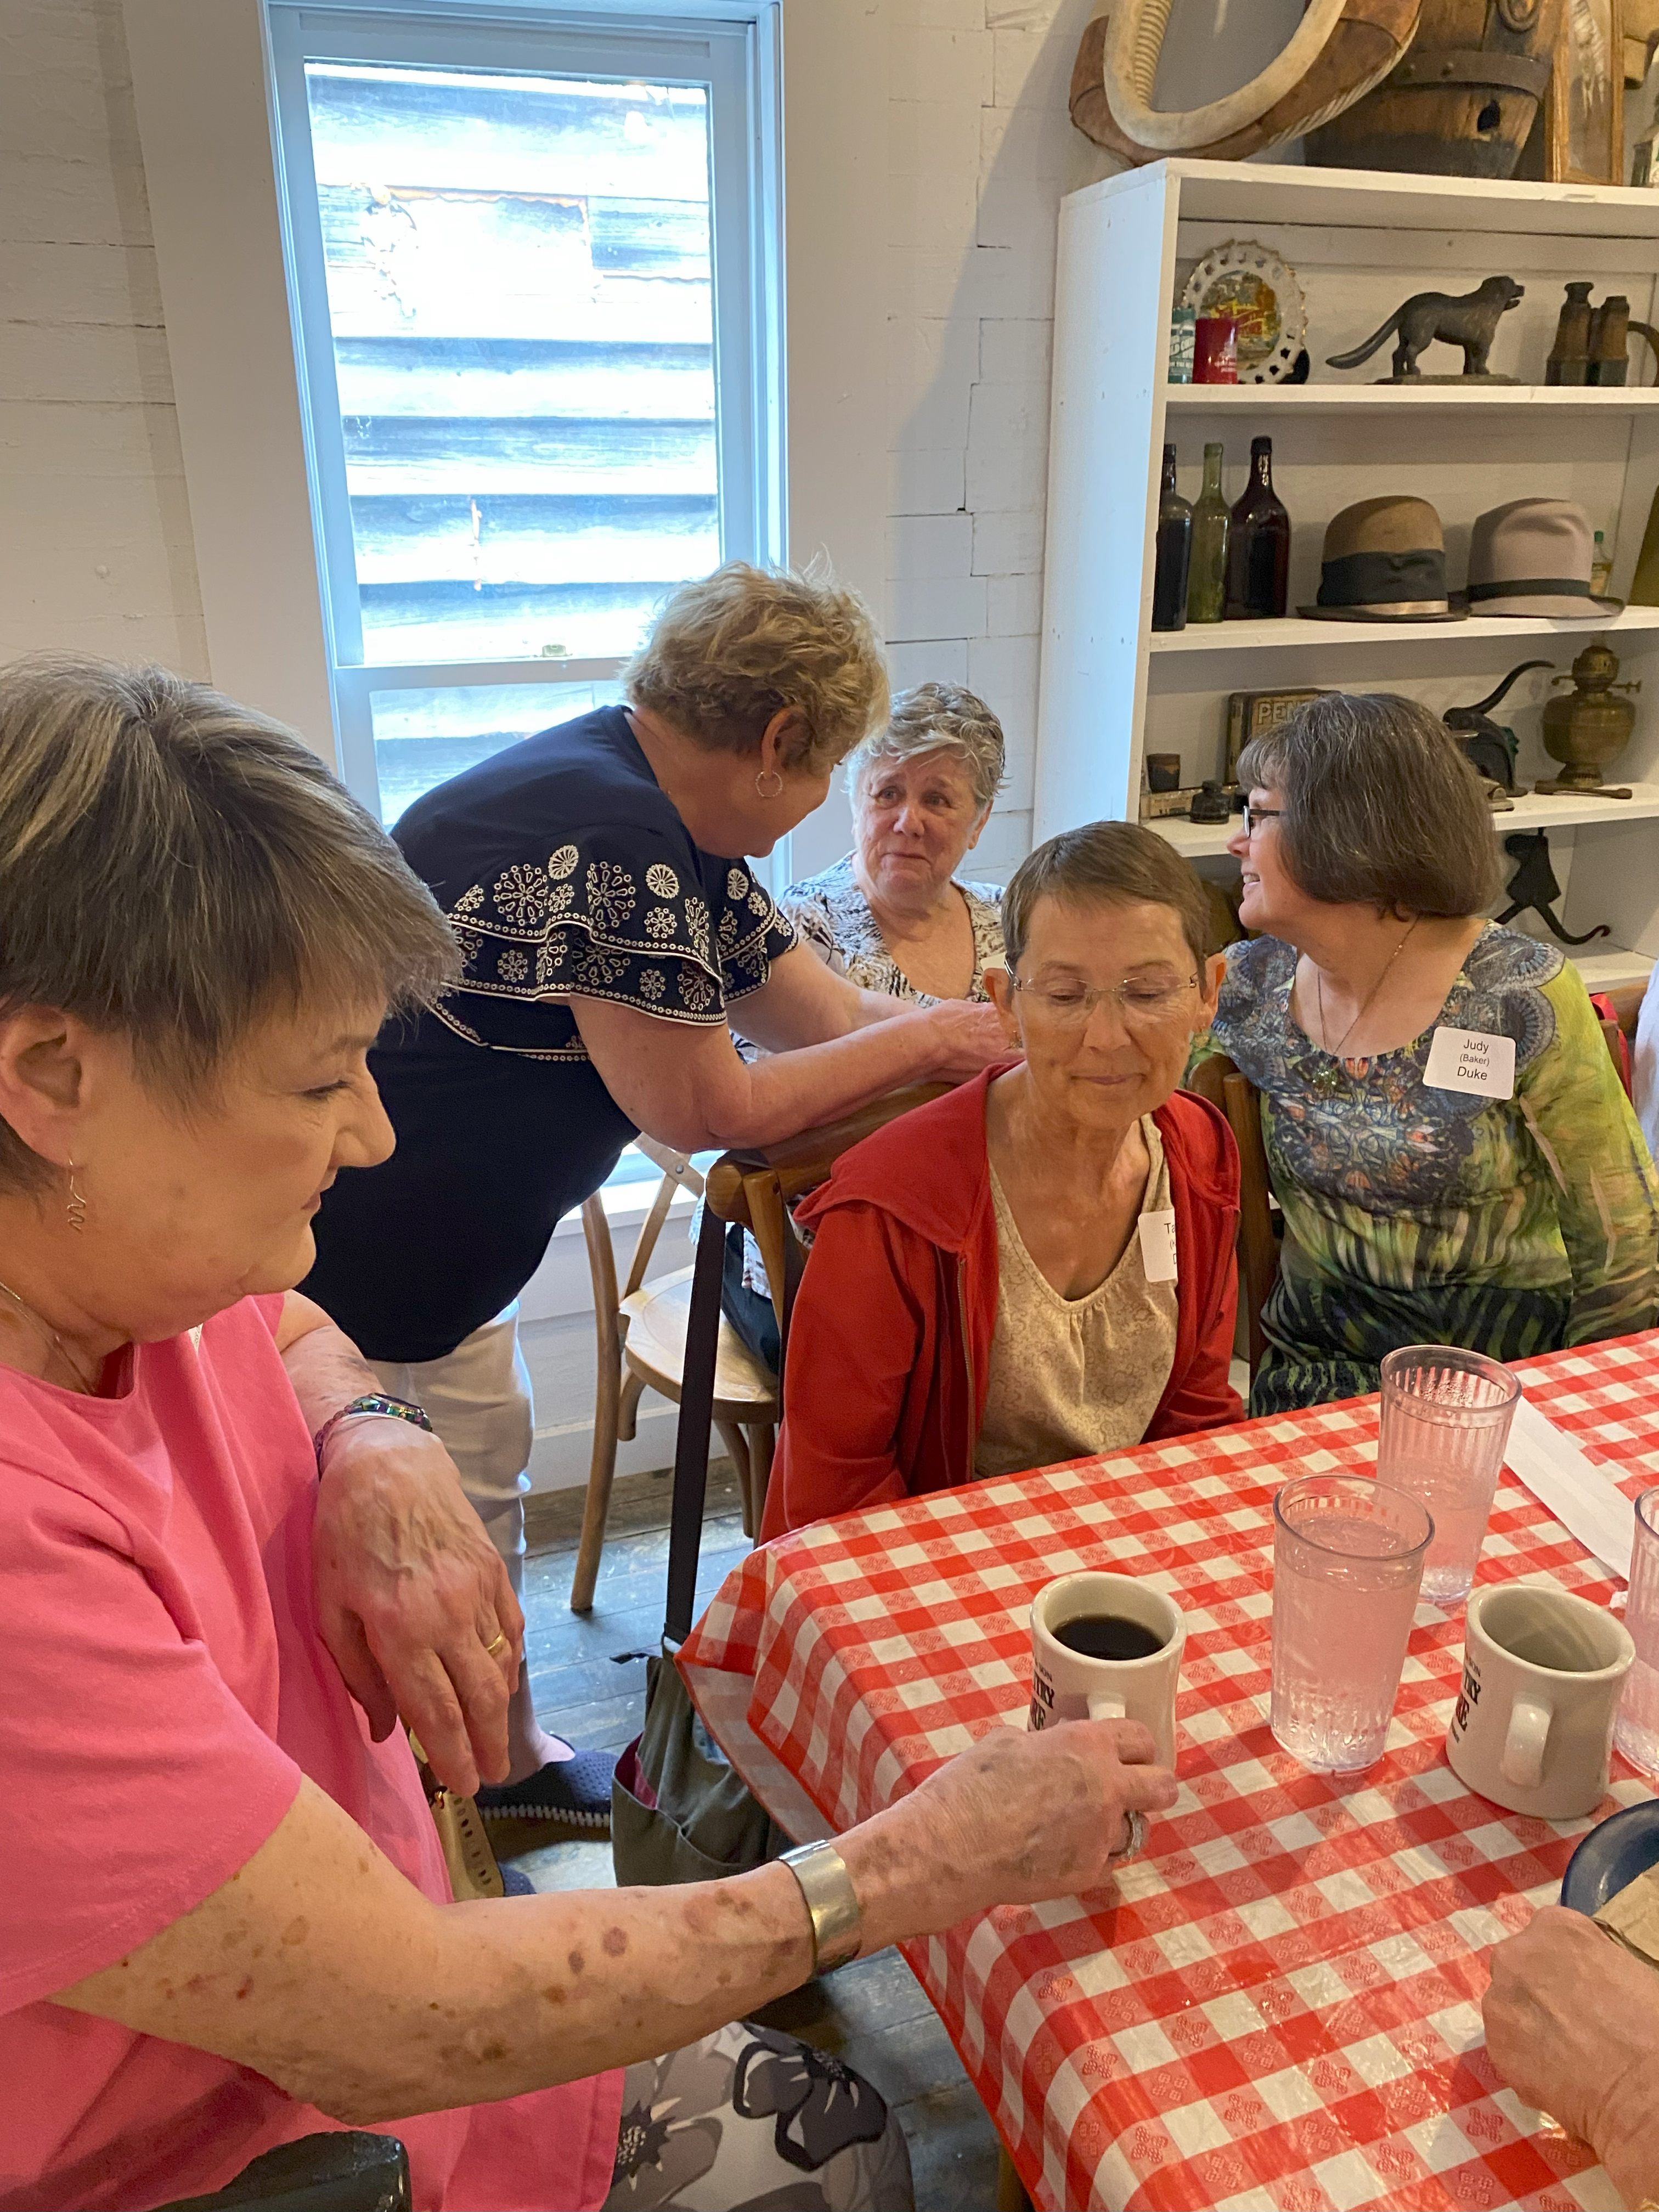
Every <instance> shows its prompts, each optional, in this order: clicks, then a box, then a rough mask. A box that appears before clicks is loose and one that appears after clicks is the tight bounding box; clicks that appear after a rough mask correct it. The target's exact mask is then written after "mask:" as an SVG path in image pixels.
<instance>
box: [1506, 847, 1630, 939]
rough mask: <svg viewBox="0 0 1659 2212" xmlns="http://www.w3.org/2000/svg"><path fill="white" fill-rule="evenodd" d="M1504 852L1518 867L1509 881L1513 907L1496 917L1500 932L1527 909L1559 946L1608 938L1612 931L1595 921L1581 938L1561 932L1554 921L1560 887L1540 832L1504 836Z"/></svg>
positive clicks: (1558, 924)
mask: <svg viewBox="0 0 1659 2212" xmlns="http://www.w3.org/2000/svg"><path fill="white" fill-rule="evenodd" d="M1504 851H1505V852H1506V853H1507V854H1509V856H1510V860H1518V861H1519V862H1520V864H1521V865H1520V866H1519V867H1517V868H1516V872H1515V873H1514V874H1513V875H1512V876H1511V877H1510V887H1509V888H1510V898H1511V899H1512V900H1513V901H1514V903H1513V905H1511V906H1509V907H1506V908H1504V912H1503V913H1502V914H1500V915H1498V927H1499V928H1500V929H1502V928H1504V927H1505V926H1506V925H1507V924H1508V923H1510V922H1511V921H1514V920H1515V917H1516V915H1517V914H1525V913H1527V912H1528V909H1530V910H1531V911H1532V912H1533V913H1534V914H1537V915H1541V916H1542V917H1543V919H1544V921H1546V922H1547V924H1548V925H1549V930H1550V934H1551V935H1552V936H1553V938H1555V939H1556V940H1557V941H1558V943H1559V944H1562V945H1588V944H1589V942H1590V940H1591V939H1593V938H1596V937H1610V936H1611V935H1612V934H1613V932H1612V930H1611V929H1610V928H1609V927H1608V925H1607V923H1606V922H1605V921H1598V922H1597V923H1596V925H1595V928H1594V929H1587V930H1586V931H1585V932H1584V933H1583V936H1582V937H1574V936H1573V935H1572V933H1571V931H1569V930H1565V929H1563V928H1562V927H1561V924H1560V923H1559V921H1558V920H1557V919H1556V916H1555V912H1554V908H1555V902H1556V901H1557V899H1559V897H1560V896H1561V886H1560V884H1558V883H1557V882H1556V880H1555V871H1554V869H1553V867H1551V866H1550V841H1549V839H1548V837H1547V836H1546V835H1545V834H1544V832H1543V831H1542V830H1541V829H1517V830H1516V832H1515V834H1514V836H1510V837H1505V838H1504Z"/></svg>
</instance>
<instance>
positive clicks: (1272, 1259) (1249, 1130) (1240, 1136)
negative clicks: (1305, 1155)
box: [1187, 1054, 1279, 1374]
mask: <svg viewBox="0 0 1659 2212" xmlns="http://www.w3.org/2000/svg"><path fill="white" fill-rule="evenodd" d="M1187 1088H1188V1090H1189V1091H1196V1092H1197V1093H1198V1095H1199V1097H1200V1098H1207V1099H1208V1100H1209V1102H1210V1103H1211V1105H1212V1106H1218V1107H1219V1108H1220V1109H1221V1111H1222V1112H1223V1113H1224V1114H1225V1115H1226V1117H1227V1121H1228V1125H1229V1127H1231V1130H1232V1133H1233V1142H1234V1143H1235V1144H1236V1145H1237V1146H1238V1319H1239V1333H1240V1336H1241V1338H1242V1343H1241V1346H1240V1349H1241V1351H1242V1352H1243V1356H1244V1358H1247V1359H1248V1360H1249V1363H1250V1371H1251V1373H1252V1374H1254V1373H1255V1370H1256V1368H1257V1367H1258V1366H1259V1365H1260V1364H1261V1358H1262V1355H1263V1353H1264V1352H1266V1351H1267V1337H1266V1336H1265V1335H1264V1334H1263V1333H1262V1328H1261V1309H1262V1308H1263V1306H1265V1305H1266V1304H1267V1293H1268V1292H1269V1291H1271V1290H1272V1288H1273V1283H1274V1280H1275V1279H1276V1277H1277V1276H1278V1273H1279V1237H1278V1236H1277V1234H1276V1232H1275V1231H1274V1228H1273V1205H1272V1197H1273V1193H1272V1190H1271V1188H1270V1187H1269V1185H1268V1182H1267V1151H1266V1148H1265V1147H1264V1146H1263V1144H1262V1141H1261V1094H1260V1093H1259V1092H1258V1091H1257V1090H1256V1087H1255V1084H1253V1083H1252V1082H1251V1081H1250V1079H1249V1077H1248V1076H1246V1075H1241V1074H1240V1073H1239V1071H1238V1069H1237V1067H1235V1066H1234V1065H1233V1063H1232V1061H1231V1060H1228V1059H1226V1058H1225V1057H1224V1056H1222V1055H1221V1054H1217V1055H1216V1057H1215V1058H1213V1059H1212V1060H1204V1061H1202V1062H1200V1065H1199V1066H1197V1067H1196V1068H1194V1071H1193V1073H1192V1074H1191V1075H1190V1076H1189V1077H1188V1083H1187Z"/></svg>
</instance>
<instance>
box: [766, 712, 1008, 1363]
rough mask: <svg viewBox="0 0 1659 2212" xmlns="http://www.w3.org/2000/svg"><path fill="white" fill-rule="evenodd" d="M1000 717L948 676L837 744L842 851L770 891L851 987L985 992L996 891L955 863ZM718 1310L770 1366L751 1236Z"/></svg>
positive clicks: (985, 795) (994, 961)
mask: <svg viewBox="0 0 1659 2212" xmlns="http://www.w3.org/2000/svg"><path fill="white" fill-rule="evenodd" d="M1005 764H1006V747H1005V744H1004V740H1003V735H1002V725H1001V723H1000V721H999V720H997V718H996V716H995V714H993V712H992V711H991V709H990V708H988V707H987V705H986V703H985V702H984V701H983V700H982V699H980V698H977V697H975V695H974V693H973V692H971V691H967V690H963V687H962V686H961V685H960V684H917V685H916V686H915V689H914V690H909V691H903V692H901V693H900V694H899V695H898V696H897V697H896V699H895V700H894V701H893V703H892V708H891V710H890V713H889V715H888V718H887V723H886V726H885V727H884V729H881V730H878V731H877V732H875V733H874V734H873V735H872V736H870V737H868V738H866V739H865V741H864V743H863V744H861V745H860V746H859V747H858V748H857V749H856V750H854V752H852V753H850V754H849V755H848V761H847V769H846V775H847V791H848V797H849V798H850V799H851V800H852V802H853V849H852V851H851V852H850V853H846V854H842V858H841V859H840V860H836V862H835V863H834V864H833V865H832V866H829V867H827V868H824V869H822V870H821V871H820V872H819V873H818V874H817V875H816V876H804V877H802V878H801V879H800V880H799V882H798V883H793V884H790V886H789V888H788V890H787V891H785V893H784V894H783V896H782V897H781V899H780V900H779V901H778V905H779V908H780V909H781V912H782V913H783V914H784V915H786V916H787V919H788V920H789V921H791V922H793V925H794V928H795V933H796V935H797V936H798V937H799V939H801V941H802V942H803V943H804V944H806V945H811V947H812V949H813V951H815V952H817V954H818V956H819V957H820V958H821V959H822V960H823V961H824V963H826V964H827V965H828V966H829V968H831V969H833V970H834V971H835V973H836V975H845V976H847V977H848V980H849V981H852V982H854V983H856V984H857V985H858V986H859V987H860V989H861V990H865V991H874V992H879V993H882V994H885V995H886V996H888V997H890V998H895V999H903V1000H908V1001H910V1002H911V1003H912V1004H913V1005H915V1006H937V1005H938V1004H939V1001H940V1000H942V999H973V1000H980V1001H981V1002H985V1001H987V1000H988V997H989V994H988V993H987V990H986V987H985V971H986V969H987V968H1000V967H1001V966H1002V964H1003V948H1002V893H1001V891H1000V889H999V888H998V886H997V885H996V884H981V883H972V882H969V881H966V880H965V879H964V878H963V877H961V876H960V875H959V874H958V873H957V871H958V870H959V869H960V868H961V866H962V864H963V861H964V860H966V859H967V857H968V855H969V853H970V852H972V850H973V848H974V847H975V845H977V844H978V842H979V841H980V836H981V832H982V831H983V830H984V828H985V825H986V823H987V821H988V820H989V819H990V816H991V808H992V805H993V804H994V801H995V799H996V795H997V793H998V792H999V791H1000V789H1001V787H1002V778H1003V770H1004V767H1005ZM725 1287H726V1299H725V1303H726V1313H727V1315H728V1316H729V1317H730V1319H731V1321H732V1326H733V1327H734V1328H736V1329H737V1331H738V1334H739V1335H740V1336H741V1337H742V1338H743V1340H744V1342H745V1343H746V1344H747V1345H748V1346H749V1347H750V1350H751V1351H753V1352H757V1353H758V1355H759V1356H760V1357H761V1358H763V1359H764V1360H765V1361H766V1363H767V1364H768V1365H769V1366H770V1367H775V1366H776V1365H777V1364H778V1327H777V1319H776V1316H775V1313H774V1311H773V1307H772V1298H771V1292H770V1290H769V1287H768V1285H767V1279H766V1269H765V1266H764V1263H763V1261H762V1259H761V1255H760V1249H759V1247H758V1246H757V1244H756V1243H755V1240H754V1238H753V1237H748V1236H746V1235H745V1234H744V1231H741V1230H738V1229H734V1230H733V1231H732V1233H731V1235H730V1236H729V1237H728V1238H727V1240H726V1286H725Z"/></svg>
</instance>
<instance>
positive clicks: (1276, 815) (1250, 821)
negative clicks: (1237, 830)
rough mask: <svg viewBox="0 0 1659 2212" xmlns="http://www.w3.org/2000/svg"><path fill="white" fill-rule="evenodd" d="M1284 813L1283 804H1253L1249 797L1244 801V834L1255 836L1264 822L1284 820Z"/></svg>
mask: <svg viewBox="0 0 1659 2212" xmlns="http://www.w3.org/2000/svg"><path fill="white" fill-rule="evenodd" d="M1284 814H1285V810H1284V808H1283V807H1282V806H1252V805H1251V804H1250V802H1249V799H1246V800H1245V802H1244V835H1245V836H1247V837H1253V836H1255V832H1256V831H1257V829H1260V827H1261V824H1262V823H1264V822H1279V821H1282V820H1283V818H1284Z"/></svg>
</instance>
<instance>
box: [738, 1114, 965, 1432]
mask: <svg viewBox="0 0 1659 2212" xmlns="http://www.w3.org/2000/svg"><path fill="white" fill-rule="evenodd" d="M949 1087H950V1086H949V1085H946V1084H942V1083H913V1084H910V1085H908V1086H907V1087H906V1088H905V1089H904V1090H902V1091H890V1092H889V1093H888V1095H887V1096H886V1097H884V1098H877V1099H872V1101H871V1103H869V1104H868V1105H867V1106H861V1107H860V1109H858V1111H857V1112H856V1113H855V1114H848V1115H844V1116H843V1117H842V1120H840V1121H829V1122H826V1123H825V1124H824V1126H823V1127H822V1128H819V1129H807V1130H804V1131H803V1132H802V1133H801V1134H800V1135H799V1137H790V1138H787V1139H785V1140H784V1141H783V1142H782V1143H781V1144H776V1145H769V1146H767V1147H766V1148H765V1149H764V1150H763V1151H760V1152H726V1153H723V1154H722V1155H721V1157H720V1158H719V1159H717V1160H716V1161H715V1162H714V1165H713V1167H711V1168H710V1169H709V1170H708V1190H707V1193H706V1196H707V1199H708V1205H709V1206H710V1207H711V1209H712V1210H713V1211H714V1212H716V1213H718V1214H719V1215H720V1218H721V1220H723V1221H726V1222H738V1223H740V1224H741V1225H742V1226H743V1227H744V1228H745V1229H746V1230H748V1231H749V1232H750V1235H751V1236H752V1237H753V1238H754V1240H755V1242H756V1243H757V1244H758V1245H759V1246H760V1250H761V1257H762V1259H763V1261H765V1263H766V1279H767V1281H768V1282H769V1284H770V1285H771V1286H772V1305H773V1310H774V1311H775V1313H776V1315H777V1317H778V1339H779V1343H780V1346H781V1351H780V1353H779V1361H778V1365H779V1375H780V1378H781V1375H782V1366H783V1361H784V1359H785V1358H787V1356H788V1346H789V1315H790V1311H791V1310H792V1308H793V1305H794V1303H795V1292H796V1291H797V1290H798V1289H799V1285H800V1277H801V1269H802V1267H804V1266H805V1257H806V1251H805V1245H804V1244H803V1243H802V1242H801V1239H800V1237H799V1233H798V1232H797V1231H796V1228H795V1224H794V1218H793V1212H792V1208H793V1206H795V1204H796V1202H797V1201H798V1200H800V1199H803V1198H805V1195H806V1194H807V1192H808V1191H811V1190H816V1189H817V1186H818V1185H819V1184H820V1183H821V1182H824V1181H825V1180H826V1179H827V1177H828V1176H829V1170H830V1169H831V1168H832V1167H834V1165H835V1164H836V1161H837V1160H838V1159H839V1158H841V1156H842V1153H843V1152H850V1151H851V1150H852V1148H853V1146H854V1145H856V1144H860V1143H861V1142H862V1141H863V1139H865V1138H866V1137H868V1136H872V1135H873V1134H874V1133H875V1132H876V1131H877V1130H878V1129H879V1128H881V1127H883V1126H884V1124H885V1123H887V1122H889V1121H896V1120H897V1118H898V1116H899V1115H901V1114H908V1112H909V1111H910V1109H912V1107H915V1106H923V1105H926V1104H927V1101H928V1100H929V1099H930V1098H937V1097H940V1096H941V1095H942V1093H943V1092H944V1091H946V1090H947V1089H948V1088H949ZM780 1388H781V1379H780Z"/></svg>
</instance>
